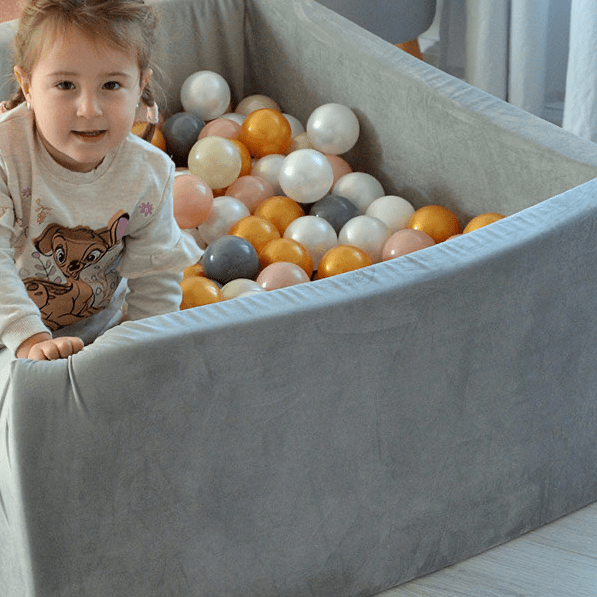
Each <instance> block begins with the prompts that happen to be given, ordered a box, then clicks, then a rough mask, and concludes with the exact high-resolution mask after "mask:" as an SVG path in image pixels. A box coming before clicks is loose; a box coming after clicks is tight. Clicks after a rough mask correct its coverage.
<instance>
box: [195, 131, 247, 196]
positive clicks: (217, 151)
mask: <svg viewBox="0 0 597 597" xmlns="http://www.w3.org/2000/svg"><path fill="white" fill-rule="evenodd" d="M241 167H242V160H241V157H240V153H239V151H238V149H237V148H236V146H235V145H234V143H232V141H230V140H229V139H224V137H215V136H211V137H205V138H203V139H201V140H199V141H197V143H195V145H193V147H192V148H191V151H190V152H189V170H190V171H191V173H192V174H195V176H199V177H200V178H202V179H203V180H204V181H205V182H206V183H207V184H208V185H209V186H210V187H211V188H212V189H223V188H226V187H227V186H229V185H231V184H232V183H233V182H234V181H235V180H236V179H237V178H238V175H239V174H240V169H241Z"/></svg>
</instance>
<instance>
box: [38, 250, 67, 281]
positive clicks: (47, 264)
mask: <svg viewBox="0 0 597 597" xmlns="http://www.w3.org/2000/svg"><path fill="white" fill-rule="evenodd" d="M31 256H32V257H33V258H34V259H37V260H38V261H39V263H37V264H36V265H35V269H36V270H37V271H38V272H42V273H43V277H44V278H46V279H48V280H52V279H53V281H54V282H56V283H57V284H61V283H62V278H61V277H60V276H56V277H55V278H52V276H53V275H54V274H56V273H57V269H56V266H55V265H54V264H53V263H52V260H51V259H48V258H47V257H45V256H44V255H42V254H41V253H40V252H39V251H34V252H33V253H31Z"/></svg>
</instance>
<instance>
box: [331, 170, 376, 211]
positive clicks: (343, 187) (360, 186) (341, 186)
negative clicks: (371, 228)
mask: <svg viewBox="0 0 597 597" xmlns="http://www.w3.org/2000/svg"><path fill="white" fill-rule="evenodd" d="M332 194H333V195H340V196H341V197H346V199H348V200H349V201H352V202H353V203H354V204H355V205H356V206H357V207H358V208H359V210H360V211H361V213H362V214H364V213H365V212H366V211H367V208H368V207H369V206H370V205H371V203H373V202H374V201H375V200H376V199H379V198H380V197H383V196H384V195H385V193H384V190H383V187H382V186H381V183H380V182H379V181H378V180H377V179H376V178H375V177H374V176H372V175H371V174H367V173H366V172H349V173H348V174H345V175H344V176H341V177H340V178H339V179H338V180H337V181H336V184H335V185H334V188H333V189H332Z"/></svg>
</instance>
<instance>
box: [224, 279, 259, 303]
mask: <svg viewBox="0 0 597 597" xmlns="http://www.w3.org/2000/svg"><path fill="white" fill-rule="evenodd" d="M255 292H265V290H264V288H263V286H261V284H258V283H257V282H255V280H249V278H236V279H235V280H231V281H230V282H228V283H226V284H224V286H222V298H223V299H224V300H225V301H227V300H229V299H233V298H237V297H239V296H241V295H243V294H247V293H251V294H253V293H255Z"/></svg>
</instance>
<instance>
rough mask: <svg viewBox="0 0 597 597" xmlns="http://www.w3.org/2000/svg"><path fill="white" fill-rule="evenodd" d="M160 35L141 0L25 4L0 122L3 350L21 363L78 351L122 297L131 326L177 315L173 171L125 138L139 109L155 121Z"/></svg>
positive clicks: (111, 317)
mask: <svg viewBox="0 0 597 597" xmlns="http://www.w3.org/2000/svg"><path fill="white" fill-rule="evenodd" d="M155 26H156V22H155V16H154V14H153V13H152V11H151V9H150V8H149V7H148V6H146V5H145V3H144V1H143V0H30V2H29V4H28V5H27V7H26V8H25V10H24V12H23V15H22V17H21V19H20V23H19V28H18V31H17V34H16V38H15V63H16V66H15V69H14V71H15V75H16V78H17V80H18V83H19V92H18V93H17V95H16V96H15V98H13V100H11V101H10V102H7V106H6V107H7V108H8V109H9V110H8V111H7V112H6V113H5V114H3V115H2V116H1V117H0V280H1V281H2V283H1V285H0V343H1V345H3V346H4V347H7V348H8V349H9V350H11V351H13V353H14V354H15V355H16V356H17V357H24V358H31V359H48V360H49V359H57V358H65V357H67V356H69V355H71V354H74V353H76V352H78V351H79V350H81V349H82V347H83V344H84V343H89V342H91V341H93V339H95V338H96V337H97V336H98V335H100V334H101V333H102V332H104V331H105V330H107V329H108V328H110V327H112V326H113V325H115V324H117V323H118V322H119V321H121V319H122V317H123V305H124V300H125V295H126V311H127V313H126V316H127V318H128V319H133V320H134V319H140V318H143V317H148V316H151V315H156V314H161V313H166V312H169V311H174V310H176V309H178V307H179V305H180V300H181V290H180V286H179V281H180V278H181V274H180V272H181V271H182V270H183V269H184V268H185V267H186V266H188V265H190V264H192V263H196V262H197V261H198V260H199V258H200V255H201V252H200V250H199V248H198V247H197V245H195V244H194V243H193V241H192V239H191V238H190V236H188V235H183V234H182V233H181V231H180V229H179V228H178V226H177V224H176V222H175V220H174V216H173V208H172V183H173V178H174V165H173V163H172V161H171V160H170V159H169V158H168V157H167V156H166V154H165V153H163V152H162V151H161V150H159V149H157V148H155V147H153V146H152V145H150V144H149V143H147V142H145V141H143V140H141V139H139V138H138V137H136V136H135V135H133V134H132V133H131V132H130V131H131V128H132V125H133V121H134V120H135V116H136V112H137V110H138V106H139V104H140V103H142V104H143V105H145V106H146V107H147V114H148V120H150V121H153V122H154V123H155V122H156V121H157V106H156V105H155V102H154V99H153V95H152V92H151V89H150V79H151V76H152V70H151V68H150V52H151V48H152V45H153V43H154V35H155ZM151 133H152V131H150V132H149V134H151ZM127 292H128V294H127Z"/></svg>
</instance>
